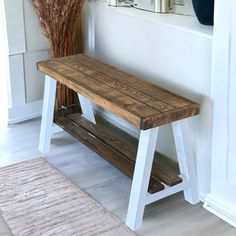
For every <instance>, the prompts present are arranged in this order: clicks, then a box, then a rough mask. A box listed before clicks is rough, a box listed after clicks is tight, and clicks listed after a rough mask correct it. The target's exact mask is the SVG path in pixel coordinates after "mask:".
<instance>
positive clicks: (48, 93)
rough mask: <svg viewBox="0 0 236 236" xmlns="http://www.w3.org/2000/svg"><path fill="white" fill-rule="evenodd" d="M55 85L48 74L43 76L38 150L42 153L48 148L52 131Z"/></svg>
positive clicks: (54, 81) (47, 150) (55, 82)
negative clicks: (43, 86)
mask: <svg viewBox="0 0 236 236" xmlns="http://www.w3.org/2000/svg"><path fill="white" fill-rule="evenodd" d="M56 86H57V81H56V80H54V79H53V78H51V77H49V76H46V77H45V88H44V101H43V113H42V123H41V130H40V138H39V151H40V152H42V153H47V152H49V149H50V143H51V138H52V133H53V114H54V106H55V98H56Z"/></svg>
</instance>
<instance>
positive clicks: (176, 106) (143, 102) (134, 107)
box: [37, 54, 200, 130]
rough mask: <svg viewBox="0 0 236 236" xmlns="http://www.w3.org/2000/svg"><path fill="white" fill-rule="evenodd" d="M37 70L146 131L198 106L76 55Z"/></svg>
mask: <svg viewBox="0 0 236 236" xmlns="http://www.w3.org/2000/svg"><path fill="white" fill-rule="evenodd" d="M37 67H38V70H39V71H41V72H43V73H44V74H46V75H48V76H50V77H52V78H54V79H56V80H57V81H59V82H60V83H62V84H65V85H66V86H68V87H69V88H71V89H73V90H74V91H75V92H78V93H80V94H81V95H83V96H85V97H87V98H89V99H90V100H91V101H93V102H95V103H96V104H98V105H100V106H101V107H103V108H105V109H107V110H108V111H110V112H112V113H114V114H116V115H117V116H119V117H121V118H123V119H125V120H127V121H128V122H130V123H131V124H133V125H134V126H135V127H137V128H140V129H143V130H145V129H149V128H153V127H157V126H161V125H165V124H168V123H171V122H173V121H177V120H180V119H184V118H187V117H190V116H195V115H197V114H199V111H200V106H199V104H197V103H195V102H193V101H190V100H188V99H186V98H184V97H181V96H179V95H176V94H174V93H172V92H169V91H167V90H165V89H163V88H161V87H159V86H157V85H154V84H152V83H150V82H148V81H146V80H143V79H140V78H137V77H136V76H134V75H131V74H129V73H127V72H124V71H121V70H119V69H116V68H114V67H112V66H110V65H108V64H105V63H103V62H101V61H99V60H96V59H94V58H91V57H88V56H86V55H84V54H78V55H73V56H68V57H62V58H56V59H53V60H48V61H42V62H39V63H38V64H37Z"/></svg>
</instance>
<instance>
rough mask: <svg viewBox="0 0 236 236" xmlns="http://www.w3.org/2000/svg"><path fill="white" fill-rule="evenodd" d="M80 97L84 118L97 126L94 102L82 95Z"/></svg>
mask: <svg viewBox="0 0 236 236" xmlns="http://www.w3.org/2000/svg"><path fill="white" fill-rule="evenodd" d="M78 97H79V101H80V106H81V109H82V113H83V116H84V118H86V119H87V120H89V121H91V122H92V123H94V124H96V120H95V116H94V112H93V106H92V102H91V101H90V100H89V99H88V98H86V97H84V96H82V95H80V94H79V93H78Z"/></svg>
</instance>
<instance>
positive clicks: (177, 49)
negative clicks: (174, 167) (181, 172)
mask: <svg viewBox="0 0 236 236" xmlns="http://www.w3.org/2000/svg"><path fill="white" fill-rule="evenodd" d="M86 10H87V17H86V25H87V28H88V31H87V37H88V38H87V42H88V43H87V45H86V50H87V53H88V54H91V55H94V56H96V57H98V58H100V59H102V60H104V61H106V62H108V63H110V64H113V65H115V66H117V67H119V68H122V69H124V70H127V71H129V72H131V73H134V74H136V75H139V76H142V77H143V78H145V79H147V80H149V81H152V82H153V83H158V84H160V85H162V86H163V87H165V88H167V89H171V90H172V91H175V92H177V93H179V94H181V95H184V96H186V97H188V98H190V99H194V100H196V101H198V102H199V103H200V104H201V115H200V116H198V117H195V118H192V119H191V120H190V123H191V129H192V136H193V145H194V150H195V154H196V155H195V156H196V164H197V172H198V179H199V184H200V193H201V194H202V196H204V195H205V194H207V193H208V192H209V188H210V170H211V132H212V102H211V61H212V57H211V54H212V38H211V30H212V29H210V28H205V27H203V29H202V30H201V29H200V32H198V28H200V27H201V26H200V24H199V23H198V22H197V20H196V19H195V18H190V20H189V21H190V22H184V21H183V18H181V17H179V16H176V18H173V19H168V18H166V16H160V17H159V19H158V15H151V17H149V16H147V14H150V13H146V12H144V13H142V12H140V11H139V12H138V13H137V14H136V13H135V11H137V10H134V9H116V8H111V7H106V6H105V4H104V3H100V4H98V3H89V4H88V5H87V9H86ZM148 17H149V18H148ZM152 17H153V19H152ZM163 17H164V18H163ZM175 19H177V20H178V21H179V22H180V25H178V23H176V21H175ZM169 20H170V21H171V20H173V22H169V23H168V21H169ZM163 21H165V22H167V24H166V23H163ZM182 23H184V24H185V25H186V27H182V26H181V24H182ZM190 23H191V25H190V26H189V24H190ZM191 27H195V28H197V30H196V31H194V30H192V29H191ZM204 32H210V33H204ZM93 33H94V34H93ZM93 40H94V41H93ZM103 115H104V116H106V117H107V116H108V115H107V114H106V113H103ZM111 117H112V116H111V115H109V118H111ZM112 119H113V121H114V120H115V123H116V124H117V125H118V126H121V125H124V122H118V121H121V120H120V119H114V117H112ZM125 125H127V124H125ZM126 129H127V127H126ZM128 129H129V130H131V132H132V128H131V127H128ZM133 133H136V134H137V131H134V132H133ZM160 135H161V136H160V137H162V138H161V139H160V140H159V144H158V149H159V151H161V152H163V153H165V154H167V155H169V156H170V157H172V158H175V151H174V149H173V140H172V137H171V132H170V129H169V128H168V127H164V128H163V129H162V131H161V134H160ZM169 140H172V142H170V141H169Z"/></svg>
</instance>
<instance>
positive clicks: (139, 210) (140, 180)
mask: <svg viewBox="0 0 236 236" xmlns="http://www.w3.org/2000/svg"><path fill="white" fill-rule="evenodd" d="M157 135H158V128H153V129H149V130H141V133H140V139H139V146H138V153H137V159H136V164H135V171H134V176H133V182H132V188H131V193H130V200H129V207H128V213H127V218H126V224H127V226H129V228H130V229H132V230H136V229H138V228H140V227H141V225H142V219H143V214H144V209H145V205H146V198H147V193H148V184H149V180H150V175H151V169H152V163H153V158H154V153H155V148H156V141H157Z"/></svg>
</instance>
